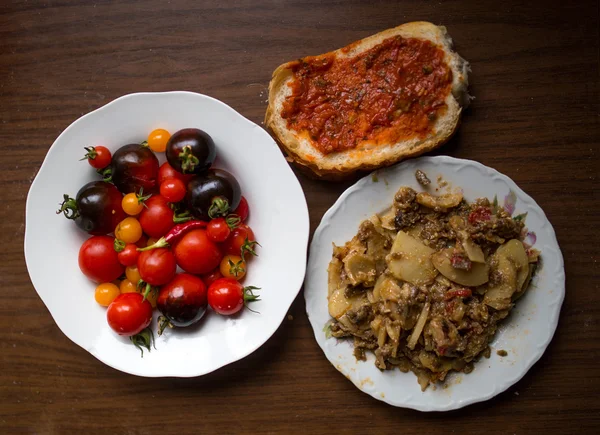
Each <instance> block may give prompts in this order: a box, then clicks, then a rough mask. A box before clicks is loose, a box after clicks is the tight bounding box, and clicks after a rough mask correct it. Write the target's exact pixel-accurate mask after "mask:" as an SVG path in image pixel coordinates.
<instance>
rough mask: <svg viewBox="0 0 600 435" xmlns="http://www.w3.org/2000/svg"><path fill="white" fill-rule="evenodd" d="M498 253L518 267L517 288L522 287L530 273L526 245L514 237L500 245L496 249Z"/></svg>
mask: <svg viewBox="0 0 600 435" xmlns="http://www.w3.org/2000/svg"><path fill="white" fill-rule="evenodd" d="M496 253H497V254H498V255H501V256H505V257H507V258H508V259H509V260H510V261H511V262H512V263H513V264H514V265H515V268H516V269H517V289H521V288H522V287H523V284H524V283H525V280H526V279H527V275H528V274H529V259H528V258H527V253H526V252H525V247H524V246H523V243H521V242H520V241H519V240H517V239H512V240H509V241H508V242H506V243H505V244H504V245H502V246H500V247H499V248H498V250H497V251H496Z"/></svg>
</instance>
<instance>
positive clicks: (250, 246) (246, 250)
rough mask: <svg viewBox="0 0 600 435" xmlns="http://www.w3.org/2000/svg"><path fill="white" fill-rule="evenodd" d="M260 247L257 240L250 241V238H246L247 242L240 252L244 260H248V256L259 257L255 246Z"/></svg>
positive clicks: (245, 241)
mask: <svg viewBox="0 0 600 435" xmlns="http://www.w3.org/2000/svg"><path fill="white" fill-rule="evenodd" d="M257 245H258V246H260V243H258V242H257V241H255V240H248V236H246V240H244V243H243V244H242V246H241V248H240V251H241V255H240V257H242V259H244V258H246V257H245V256H246V254H250V255H253V256H255V257H258V254H257V253H256V251H255V250H254V247H255V246H257Z"/></svg>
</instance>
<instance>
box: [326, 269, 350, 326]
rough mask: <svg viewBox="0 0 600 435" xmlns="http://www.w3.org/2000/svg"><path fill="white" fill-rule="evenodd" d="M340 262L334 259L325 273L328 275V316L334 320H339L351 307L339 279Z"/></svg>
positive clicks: (340, 271) (344, 288)
mask: <svg viewBox="0 0 600 435" xmlns="http://www.w3.org/2000/svg"><path fill="white" fill-rule="evenodd" d="M342 267H343V264H342V262H341V261H340V260H339V259H338V258H336V257H334V258H333V259H332V260H331V263H329V268H328V269H327V272H328V274H329V282H328V291H327V293H328V294H327V301H328V308H329V314H330V315H331V317H334V318H336V319H338V318H340V317H341V316H342V315H344V313H345V312H346V311H348V309H350V307H351V302H350V301H349V300H348V299H347V298H346V295H345V291H346V286H345V285H344V282H343V280H342V279H341V273H342Z"/></svg>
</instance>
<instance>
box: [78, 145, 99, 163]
mask: <svg viewBox="0 0 600 435" xmlns="http://www.w3.org/2000/svg"><path fill="white" fill-rule="evenodd" d="M83 149H84V150H86V151H87V152H86V153H85V155H84V156H83V157H82V158H81V159H79V161H82V160H95V159H96V156H97V155H98V153H97V152H96V147H83Z"/></svg>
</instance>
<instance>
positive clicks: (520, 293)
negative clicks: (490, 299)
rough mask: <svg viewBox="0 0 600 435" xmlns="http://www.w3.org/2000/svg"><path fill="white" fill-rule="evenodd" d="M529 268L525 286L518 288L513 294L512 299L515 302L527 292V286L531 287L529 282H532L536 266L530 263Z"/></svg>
mask: <svg viewBox="0 0 600 435" xmlns="http://www.w3.org/2000/svg"><path fill="white" fill-rule="evenodd" d="M527 269H528V272H527V278H526V279H525V282H524V283H523V286H522V287H521V288H520V289H517V291H516V292H515V293H514V294H513V295H512V298H511V299H512V301H513V302H514V301H516V300H517V299H519V298H520V297H521V296H523V295H524V294H525V292H526V291H527V288H528V287H529V284H530V283H531V277H532V276H533V271H534V270H535V266H534V265H532V264H530V265H528V267H527Z"/></svg>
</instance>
